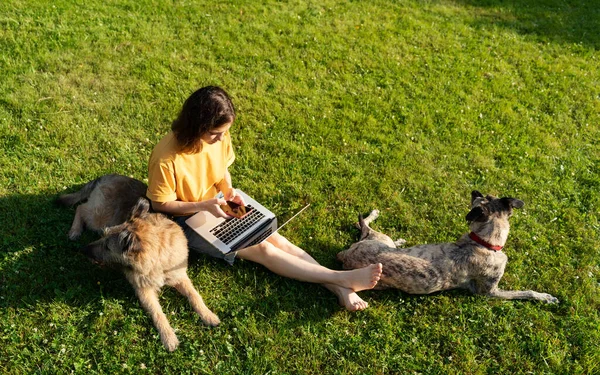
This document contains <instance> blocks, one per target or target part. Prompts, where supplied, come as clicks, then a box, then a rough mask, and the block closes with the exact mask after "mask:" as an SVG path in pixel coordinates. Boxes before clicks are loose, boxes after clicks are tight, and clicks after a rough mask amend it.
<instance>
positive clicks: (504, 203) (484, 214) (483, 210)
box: [466, 190, 525, 231]
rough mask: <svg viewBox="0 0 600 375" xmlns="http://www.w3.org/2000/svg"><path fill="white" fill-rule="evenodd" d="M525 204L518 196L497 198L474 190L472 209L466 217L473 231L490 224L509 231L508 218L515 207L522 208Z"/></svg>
mask: <svg viewBox="0 0 600 375" xmlns="http://www.w3.org/2000/svg"><path fill="white" fill-rule="evenodd" d="M524 205H525V203H523V201H522V200H519V199H516V198H509V197H504V198H496V197H494V196H493V195H487V196H485V197H484V196H483V194H481V193H480V192H478V191H477V190H474V191H473V192H471V211H469V213H468V214H467V217H466V219H467V221H468V222H469V223H470V225H469V226H470V227H471V230H473V231H475V230H476V229H480V228H482V227H484V226H489V225H490V224H491V225H492V226H498V227H499V229H502V228H505V229H506V230H507V231H508V228H509V226H508V218H509V217H511V216H512V213H513V208H522V207H523V206H524Z"/></svg>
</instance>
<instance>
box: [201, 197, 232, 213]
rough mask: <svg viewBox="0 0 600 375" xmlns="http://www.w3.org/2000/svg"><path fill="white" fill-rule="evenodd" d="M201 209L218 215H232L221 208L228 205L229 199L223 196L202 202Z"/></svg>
mask: <svg viewBox="0 0 600 375" xmlns="http://www.w3.org/2000/svg"><path fill="white" fill-rule="evenodd" d="M198 205H199V208H200V211H208V212H210V213H211V214H213V215H214V216H216V217H222V218H229V217H230V216H229V215H227V214H226V213H225V211H223V210H222V209H221V205H227V201H226V200H225V199H223V198H213V199H208V200H205V201H202V202H200V203H199V204H198Z"/></svg>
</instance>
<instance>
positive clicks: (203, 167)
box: [147, 86, 382, 311]
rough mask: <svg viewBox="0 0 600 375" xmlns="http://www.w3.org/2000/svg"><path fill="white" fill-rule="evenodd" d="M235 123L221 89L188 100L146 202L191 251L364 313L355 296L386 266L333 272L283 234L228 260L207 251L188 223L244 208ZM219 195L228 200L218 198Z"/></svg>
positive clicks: (158, 155)
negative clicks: (313, 287) (248, 265)
mask: <svg viewBox="0 0 600 375" xmlns="http://www.w3.org/2000/svg"><path fill="white" fill-rule="evenodd" d="M234 120H235V110H234V107H233V104H232V102H231V99H230V98H229V96H228V95H227V93H226V92H225V91H224V90H223V89H221V88H219V87H215V86H208V87H203V88H201V89H199V90H198V91H196V92H194V93H193V94H192V95H191V96H190V97H189V98H188V99H187V100H186V101H185V103H184V105H183V108H182V110H181V113H180V114H179V116H178V117H177V119H176V120H175V121H174V122H173V124H172V126H171V132H170V133H169V134H167V135H166V136H165V137H164V138H162V139H161V140H160V142H159V143H158V144H157V145H156V146H155V147H154V150H153V151H152V155H151V156H150V162H149V166H148V192H147V197H148V198H149V199H150V200H151V201H152V208H153V209H154V210H156V211H158V212H163V213H165V214H168V215H171V216H173V217H174V220H175V221H176V222H177V223H178V224H179V225H181V227H182V228H183V229H184V232H185V234H186V237H187V238H188V245H189V247H190V248H191V249H193V250H195V251H198V252H200V253H204V254H208V255H211V256H213V257H217V258H222V259H225V260H226V261H227V262H228V263H229V264H233V262H234V258H235V257H236V256H238V257H240V258H242V259H247V260H250V261H253V262H256V263H260V264H262V265H263V266H265V267H267V268H268V269H270V270H271V271H273V272H275V273H277V274H279V275H282V276H285V277H290V278H293V279H296V280H300V281H306V282H312V283H319V284H323V285H324V286H325V287H326V288H327V289H329V290H331V291H332V292H333V293H335V294H336V295H337V296H338V298H339V301H340V303H341V304H342V305H344V307H346V309H348V310H351V311H355V310H362V309H365V308H366V307H367V306H368V304H367V303H366V302H365V301H363V300H362V299H361V298H360V297H359V296H358V295H357V294H356V292H358V291H361V290H365V289H371V288H373V287H374V286H375V285H376V284H377V282H378V281H379V278H380V277H381V270H382V266H381V264H372V265H369V266H367V267H364V268H361V269H357V270H351V271H334V270H330V269H328V268H325V267H323V266H321V265H319V264H318V263H317V261H316V260H314V259H313V258H312V257H311V256H310V255H309V254H307V253H306V252H305V251H304V250H302V249H300V248H299V247H297V246H296V245H294V244H292V243H291V242H289V241H288V240H287V239H286V238H284V237H283V236H281V235H279V234H278V233H275V234H274V235H272V236H271V237H270V238H269V239H268V240H267V241H264V242H262V243H261V244H259V245H254V246H250V247H247V248H245V249H242V250H239V251H237V252H236V253H230V254H227V255H224V254H222V253H221V252H219V251H216V250H214V249H213V248H212V247H211V246H207V243H206V241H205V240H204V239H203V238H202V237H201V236H199V235H198V234H196V232H194V231H193V230H192V229H191V228H190V227H188V226H187V225H186V224H185V220H186V219H187V218H188V217H189V216H191V215H193V214H194V213H196V212H198V211H202V210H206V211H209V212H210V213H212V214H213V215H215V216H217V217H227V214H225V212H223V210H221V208H220V205H222V204H226V201H227V200H229V201H234V202H236V203H240V204H244V202H243V199H242V198H241V197H240V196H238V195H236V193H235V190H234V189H233V187H232V183H231V175H230V174H229V170H228V168H229V166H230V165H231V164H232V163H233V161H234V159H235V156H234V153H233V149H232V145H231V137H230V134H229V129H230V128H231V126H232V124H233V122H234ZM219 192H222V193H223V195H224V199H223V198H216V196H217V194H218V193H219Z"/></svg>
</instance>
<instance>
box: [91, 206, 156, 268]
mask: <svg viewBox="0 0 600 375" xmlns="http://www.w3.org/2000/svg"><path fill="white" fill-rule="evenodd" d="M149 209H150V205H149V203H148V201H147V200H146V199H144V198H140V199H139V200H138V202H137V203H136V205H135V206H134V208H133V210H132V211H131V215H130V217H129V219H128V220H127V221H126V222H124V223H122V224H119V225H115V226H113V227H109V228H106V229H105V230H104V233H103V235H102V238H101V239H99V240H98V241H95V242H92V243H91V244H89V245H87V246H86V247H84V248H83V249H82V252H83V253H84V254H85V255H86V256H87V257H88V258H90V260H91V261H92V262H94V263H96V264H98V265H101V266H116V267H126V268H128V267H131V266H132V265H133V262H134V261H135V258H137V255H138V254H140V253H141V252H142V251H143V248H144V244H143V240H144V239H143V233H144V229H145V228H147V224H146V223H145V221H146V219H147V218H148V216H149V215H150V214H149V213H148V212H149Z"/></svg>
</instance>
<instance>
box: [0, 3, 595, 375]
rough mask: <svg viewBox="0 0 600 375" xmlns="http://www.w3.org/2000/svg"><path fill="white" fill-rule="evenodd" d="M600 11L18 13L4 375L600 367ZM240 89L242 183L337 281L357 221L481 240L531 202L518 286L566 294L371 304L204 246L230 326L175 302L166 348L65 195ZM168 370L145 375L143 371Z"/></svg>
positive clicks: (140, 161)
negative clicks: (77, 230) (482, 198)
mask: <svg viewBox="0 0 600 375" xmlns="http://www.w3.org/2000/svg"><path fill="white" fill-rule="evenodd" d="M599 5H600V4H599V3H598V2H597V1H566V2H564V1H557V0H549V1H542V0H538V1H527V2H522V1H517V0H505V1H501V0H487V1H483V2H479V1H470V0H454V1H451V0H439V1H401V2H390V1H378V0H376V1H370V2H358V1H346V2H334V1H329V0H325V1H319V2H316V1H308V2H306V1H291V2H278V1H268V2H266V3H265V4H262V5H261V4H259V2H245V1H231V2H222V1H207V2H205V3H203V4H198V3H197V2H193V1H170V2H167V1H161V2H150V1H137V2H134V1H125V0H109V1H96V0H93V1H91V0H90V1H85V2H83V1H78V2H74V1H63V0H58V1H53V2H46V1H35V0H34V1H19V0H8V1H3V2H1V3H0V72H1V76H2V77H1V79H0V244H1V249H0V272H1V274H0V372H2V373H7V374H30V373H47V374H56V373H70V372H72V371H73V372H75V373H82V374H90V373H129V372H132V373H164V374H183V373H215V374H224V373H231V374H233V373H247V374H253V373H273V374H293V373H309V374H323V373H339V374H363V373H364V374H384V373H385V374H388V373H402V374H410V373H421V374H506V373H536V374H594V373H600V365H599V363H600V354H599V353H600V349H599V344H598V343H599V342H600V317H599V308H600V286H599V282H600V255H599V254H598V243H600V236H599V231H600V223H599V217H600V214H599V207H600V193H599V191H600V153H599V151H598V147H599V139H600V130H599V129H600V127H599V124H600V82H599V77H600V54H599V50H600V36H599V34H598V30H600V11H599V10H598V9H600V8H599ZM207 84H217V85H221V86H223V87H224V88H225V89H226V90H227V91H228V92H229V93H230V94H231V96H232V97H233V100H234V103H235V105H236V107H237V111H238V119H237V121H236V123H235V125H234V128H233V129H232V135H233V140H234V145H235V147H236V148H235V150H236V154H237V160H236V163H235V164H234V165H233V167H232V174H233V176H234V183H235V185H236V186H237V187H240V188H242V189H243V190H245V191H246V192H248V193H249V194H250V195H252V196H254V197H255V198H257V200H258V201H260V202H263V203H264V204H265V205H266V206H267V207H270V208H271V209H272V210H273V211H275V212H276V213H277V214H279V215H281V217H283V218H285V217H286V216H287V217H289V215H290V214H291V213H292V212H293V211H295V210H296V209H297V208H299V207H301V206H302V205H303V204H304V203H305V202H310V203H311V204H312V205H311V208H310V209H309V210H308V211H307V212H305V213H303V214H302V216H300V217H299V218H297V219H295V220H294V222H292V223H291V224H290V226H289V227H287V228H286V229H284V235H286V236H288V237H289V238H290V239H292V240H293V241H294V242H295V243H297V244H299V245H300V246H302V247H303V248H305V249H306V250H307V251H309V252H310V253H311V254H312V255H313V256H314V257H315V258H316V259H317V260H319V261H320V262H322V263H323V264H324V265H327V266H329V267H332V268H339V267H340V265H339V264H338V263H337V262H336V260H335V255H336V253H337V252H338V251H340V250H343V249H345V248H347V247H348V246H349V245H350V244H351V243H352V242H353V241H355V240H356V238H357V236H358V233H357V231H356V230H355V229H354V228H353V227H352V223H353V222H354V221H355V220H356V217H357V214H358V213H361V212H362V213H366V212H368V211H369V210H371V209H373V208H379V209H381V210H382V215H381V217H380V219H379V220H378V221H377V222H376V223H375V227H376V228H377V229H379V230H381V231H383V232H385V233H387V234H389V235H391V236H392V237H403V238H406V239H407V240H408V243H409V245H415V244H421V243H432V242H445V241H453V240H455V239H456V238H457V237H458V236H459V235H460V234H461V233H463V232H464V231H466V228H467V226H466V223H465V220H464V216H465V215H466V213H467V211H468V203H469V193H470V191H471V190H473V189H478V190H480V191H482V192H484V193H491V194H495V195H501V196H513V197H517V198H520V199H522V200H524V201H525V203H526V206H525V208H524V209H523V210H520V211H518V212H517V213H516V214H515V216H514V217H513V219H512V231H511V235H510V237H509V241H508V244H507V247H506V249H505V251H506V253H507V254H508V256H509V264H508V266H507V272H506V275H505V277H504V278H503V280H502V281H501V283H500V286H501V287H502V288H505V289H533V290H538V291H543V292H548V293H551V294H553V295H555V296H557V297H558V298H559V299H560V300H561V303H560V304H559V305H557V306H548V305H543V304H540V303H535V302H528V301H524V302H523V301H511V302H504V301H498V300H489V299H487V298H483V297H477V296H472V295H470V294H468V293H466V292H460V291H451V292H445V293H438V294H435V295H432V296H410V295H407V294H404V293H401V292H398V291H383V292H363V293H361V295H362V296H363V298H365V299H366V300H367V301H368V302H369V303H370V307H369V309H367V310H366V311H363V312H358V313H348V312H345V311H343V310H341V309H340V308H339V307H338V305H337V303H336V300H335V298H334V297H333V295H331V294H330V293H328V292H327V291H326V290H324V289H323V288H321V287H320V286H316V285H309V284H304V283H299V282H296V281H293V280H287V279H283V278H280V277H278V276H275V275H273V274H271V273H269V272H268V271H266V270H264V269H263V268H262V267H260V266H257V265H254V264H251V263H248V262H241V261H240V262H238V263H236V265H235V267H229V266H227V265H225V264H224V263H223V262H218V261H215V260H212V259H205V258H199V257H196V256H193V257H192V261H191V264H190V268H189V274H190V275H191V277H192V279H193V281H194V283H195V285H196V286H197V288H198V289H199V291H200V293H201V294H202V295H203V296H204V297H205V300H206V301H207V304H208V305H209V307H210V308H211V309H213V311H215V312H216V313H217V314H218V315H219V316H220V317H221V320H222V322H223V323H222V325H221V326H219V327H218V328H214V329H209V328H207V327H204V326H203V325H202V324H201V322H200V321H199V319H198V318H197V317H196V316H195V315H194V313H193V312H192V310H191V308H190V307H189V305H188V304H187V302H186V301H185V300H184V299H183V298H182V297H180V296H179V295H177V293H175V292H174V291H172V290H165V291H164V293H163V294H162V296H161V302H162V304H163V308H164V310H165V311H166V312H167V314H168V316H169V319H170V321H171V324H172V325H173V327H174V328H176V329H177V330H178V336H179V338H180V341H181V346H180V347H179V349H178V350H177V351H176V352H175V353H173V354H168V353H167V352H166V351H165V350H164V349H163V348H162V346H161V344H160V341H159V339H158V336H157V332H156V330H155V329H154V327H153V326H152V323H151V321H150V320H149V319H148V317H147V316H146V315H145V313H144V312H143V310H142V309H141V307H140V306H139V304H138V302H137V300H136V298H135V296H134V294H133V293H132V290H131V288H130V287H129V285H128V284H127V282H126V281H125V280H124V279H123V278H122V277H121V276H120V275H119V274H118V273H115V272H110V271H109V272H107V271H103V270H100V269H98V268H96V267H94V266H93V265H91V264H89V263H88V262H87V261H86V260H85V259H84V257H83V256H81V255H80V254H78V252H77V249H78V248H79V247H80V246H81V245H83V244H85V243H86V242H87V241H90V240H92V239H94V238H96V237H95V235H94V234H87V235H86V236H84V237H85V238H84V239H82V240H81V241H78V242H76V243H72V242H70V241H68V239H67V236H66V233H67V231H68V228H69V226H70V223H71V220H72V217H73V210H69V209H63V208H58V207H55V206H54V205H53V199H54V198H55V197H56V196H57V195H58V194H59V193H61V192H63V191H64V190H65V189H67V190H71V189H73V188H75V187H76V186H78V185H80V184H82V183H84V182H86V181H88V180H91V179H93V178H95V177H97V176H100V175H102V174H105V173H121V174H125V175H131V176H134V177H136V178H139V179H145V178H146V176H147V170H146V163H147V160H148V157H149V154H150V152H151V150H152V147H153V145H154V144H155V143H156V142H157V141H158V140H159V139H160V137H161V136H162V135H163V134H165V133H166V132H167V131H168V129H169V126H170V122H171V121H172V120H173V119H174V117H175V116H176V114H177V112H178V110H179V109H180V107H181V104H182V103H183V101H184V100H185V98H186V97H187V96H188V95H189V94H190V93H191V92H192V91H193V90H195V89H196V88H198V87H200V86H203V85H207ZM143 368H145V370H142V369H143Z"/></svg>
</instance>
